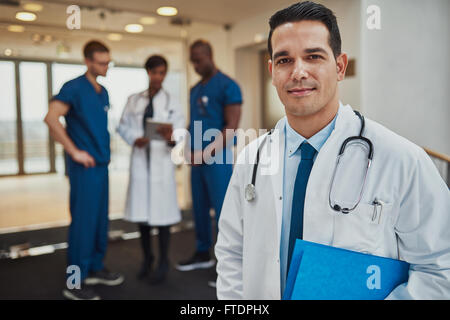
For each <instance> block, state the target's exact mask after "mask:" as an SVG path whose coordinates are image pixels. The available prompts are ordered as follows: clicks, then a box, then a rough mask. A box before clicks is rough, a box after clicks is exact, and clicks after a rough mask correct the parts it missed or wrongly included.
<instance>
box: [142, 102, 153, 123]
mask: <svg viewBox="0 0 450 320" xmlns="http://www.w3.org/2000/svg"><path fill="white" fill-rule="evenodd" d="M153 97H154V96H150V97H149V98H150V99H149V102H148V105H147V107H146V108H145V111H144V117H143V119H142V120H143V125H144V130H145V123H146V120H147V119H148V118H153Z"/></svg>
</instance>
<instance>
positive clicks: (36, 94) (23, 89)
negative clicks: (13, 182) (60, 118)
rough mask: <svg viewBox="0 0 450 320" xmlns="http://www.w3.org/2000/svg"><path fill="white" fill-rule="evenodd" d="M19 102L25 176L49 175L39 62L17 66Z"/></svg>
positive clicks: (45, 105) (42, 71) (44, 79)
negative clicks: (26, 174)
mask: <svg viewBox="0 0 450 320" xmlns="http://www.w3.org/2000/svg"><path fill="white" fill-rule="evenodd" d="M19 70H20V101H21V107H22V108H21V115H22V124H23V125H22V127H23V141H24V156H25V158H24V170H25V172H26V173H36V172H49V171H50V161H49V140H48V139H49V136H48V127H47V126H46V125H45V123H44V122H43V119H44V117H45V115H46V114H47V110H48V96H47V67H46V65H45V63H42V62H21V63H20V65H19Z"/></svg>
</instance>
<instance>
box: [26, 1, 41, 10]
mask: <svg viewBox="0 0 450 320" xmlns="http://www.w3.org/2000/svg"><path fill="white" fill-rule="evenodd" d="M23 8H24V9H25V10H27V11H33V12H41V11H42V8H43V7H42V4H39V3H25V4H24V5H23Z"/></svg>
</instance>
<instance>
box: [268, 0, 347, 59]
mask: <svg viewBox="0 0 450 320" xmlns="http://www.w3.org/2000/svg"><path fill="white" fill-rule="evenodd" d="M303 20H311V21H320V22H322V23H323V24H324V25H325V26H326V27H327V29H328V32H329V33H330V35H329V38H328V43H329V45H330V47H331V50H333V54H334V57H335V58H336V57H337V56H339V55H340V54H341V35H340V33H339V27H338V24H337V21H336V16H335V15H334V13H333V11H331V10H330V9H328V8H327V7H325V6H323V5H321V4H318V3H314V2H311V1H304V2H298V3H296V4H293V5H291V6H290V7H288V8H285V9H283V10H280V11H277V12H276V13H275V14H274V15H273V16H272V17H270V20H269V25H270V32H269V39H268V42H267V47H268V49H269V53H270V56H271V57H272V54H273V51H272V42H271V41H272V34H273V32H274V30H275V29H276V28H277V27H279V26H280V25H282V24H285V23H288V22H299V21H303Z"/></svg>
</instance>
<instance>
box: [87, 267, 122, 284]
mask: <svg viewBox="0 0 450 320" xmlns="http://www.w3.org/2000/svg"><path fill="white" fill-rule="evenodd" d="M123 280H124V277H123V275H121V274H120V273H117V272H110V271H108V270H107V269H106V268H105V269H103V270H100V271H96V272H91V274H90V275H89V276H88V277H87V278H86V279H85V280H84V283H85V284H87V285H94V284H104V285H107V286H118V285H119V284H121V283H122V282H123Z"/></svg>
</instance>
